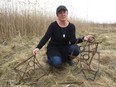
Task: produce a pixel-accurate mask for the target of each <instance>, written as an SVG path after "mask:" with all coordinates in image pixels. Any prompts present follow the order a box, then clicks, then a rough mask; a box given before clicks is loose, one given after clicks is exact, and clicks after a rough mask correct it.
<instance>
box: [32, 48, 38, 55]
mask: <svg viewBox="0 0 116 87" xmlns="http://www.w3.org/2000/svg"><path fill="white" fill-rule="evenodd" d="M38 51H39V49H38V48H35V49H34V50H33V55H35V56H36V54H37V53H38Z"/></svg>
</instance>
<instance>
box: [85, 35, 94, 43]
mask: <svg viewBox="0 0 116 87" xmlns="http://www.w3.org/2000/svg"><path fill="white" fill-rule="evenodd" d="M84 40H85V41H87V42H93V41H94V36H93V35H87V36H85V37H84Z"/></svg>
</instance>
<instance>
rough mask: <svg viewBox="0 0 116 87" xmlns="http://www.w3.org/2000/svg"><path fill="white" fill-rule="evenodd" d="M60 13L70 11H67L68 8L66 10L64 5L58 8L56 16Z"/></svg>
mask: <svg viewBox="0 0 116 87" xmlns="http://www.w3.org/2000/svg"><path fill="white" fill-rule="evenodd" d="M60 11H68V10H67V8H66V7H65V6H64V5H60V6H58V7H57V9H56V14H57V15H58V13H59V12H60Z"/></svg>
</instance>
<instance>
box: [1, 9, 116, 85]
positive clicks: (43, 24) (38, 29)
mask: <svg viewBox="0 0 116 87" xmlns="http://www.w3.org/2000/svg"><path fill="white" fill-rule="evenodd" d="M0 10H1V9H0ZM6 10H7V9H6ZM6 10H5V9H4V10H1V13H0V87H116V24H115V23H114V24H96V23H87V22H83V21H77V20H78V19H77V20H76V19H73V17H72V18H70V19H69V21H70V22H72V23H74V24H75V25H76V28H77V31H76V32H77V37H79V36H83V35H87V34H93V35H95V38H96V39H97V41H102V43H101V44H100V46H99V51H100V53H101V57H100V71H99V73H98V75H97V77H96V79H95V80H94V81H90V80H86V79H85V78H84V76H83V74H82V73H80V74H77V72H78V70H76V68H77V66H75V67H71V66H69V65H65V66H64V69H62V71H61V70H57V69H53V70H52V72H51V73H50V74H49V75H46V76H44V77H42V78H41V79H40V80H38V81H36V83H33V84H30V82H32V81H33V80H31V79H30V81H28V80H27V82H26V83H23V82H21V83H20V84H16V83H17V82H18V80H19V78H18V77H19V76H18V74H17V73H16V71H15V70H14V67H15V66H16V65H17V64H18V63H20V62H22V61H23V60H25V59H27V58H28V57H30V56H31V55H32V51H33V49H34V48H35V46H36V45H37V44H38V42H39V40H40V39H41V37H42V36H43V35H44V33H45V32H46V30H47V27H48V25H49V24H50V22H52V21H54V20H56V19H55V17H50V16H46V15H43V14H42V13H41V11H40V12H38V13H36V14H34V13H35V12H34V13H32V14H30V13H28V12H27V13H26V12H25V13H24V14H23V15H19V14H18V13H17V12H13V13H11V12H8V11H6ZM45 53H46V45H45V46H44V47H43V48H42V49H41V50H40V52H39V53H38V55H37V59H38V60H39V62H40V63H41V65H42V66H43V68H44V69H45V70H46V72H48V70H49V69H50V68H49V65H48V64H47V63H46V62H45V58H46V54H45ZM77 58H78V57H77ZM23 67H25V65H22V66H21V68H23ZM40 70H41V69H40ZM36 73H37V76H40V75H41V74H42V72H41V73H39V71H38V72H36ZM65 81H72V82H69V83H67V84H59V83H61V82H65ZM73 82H76V83H73Z"/></svg>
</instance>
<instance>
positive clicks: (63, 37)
mask: <svg viewBox="0 0 116 87" xmlns="http://www.w3.org/2000/svg"><path fill="white" fill-rule="evenodd" d="M56 15H57V18H58V19H57V20H56V21H54V22H52V23H51V24H50V25H49V27H48V30H47V32H46V33H45V35H44V36H43V38H42V39H41V40H40V42H39V44H38V45H37V47H36V48H35V49H34V50H33V54H34V55H36V54H37V52H38V51H39V50H40V49H41V48H42V47H43V46H44V45H45V44H46V42H47V41H48V40H49V39H50V41H49V43H48V46H47V53H46V54H47V58H48V63H49V64H50V65H52V66H54V67H56V68H58V67H60V66H61V64H62V63H64V62H68V63H69V64H70V65H73V64H74V62H73V59H72V58H70V57H69V55H71V53H72V51H73V54H72V55H73V56H75V57H76V56H78V55H79V47H78V46H74V44H75V42H78V43H80V42H82V41H83V40H87V41H91V40H92V37H93V36H92V35H87V36H85V37H82V38H77V39H76V35H75V26H74V24H72V23H70V22H69V21H68V10H67V8H66V7H65V6H63V5H60V6H59V7H58V8H57V10H56Z"/></svg>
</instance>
